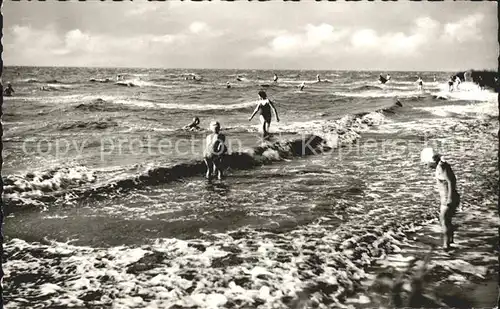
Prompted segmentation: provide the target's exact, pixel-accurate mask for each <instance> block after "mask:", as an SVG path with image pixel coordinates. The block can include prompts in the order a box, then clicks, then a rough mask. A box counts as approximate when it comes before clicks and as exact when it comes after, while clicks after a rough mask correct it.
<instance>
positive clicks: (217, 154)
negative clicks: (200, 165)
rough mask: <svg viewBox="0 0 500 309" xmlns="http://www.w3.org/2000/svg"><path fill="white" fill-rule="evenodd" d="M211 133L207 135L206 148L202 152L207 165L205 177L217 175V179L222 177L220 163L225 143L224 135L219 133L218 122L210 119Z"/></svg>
mask: <svg viewBox="0 0 500 309" xmlns="http://www.w3.org/2000/svg"><path fill="white" fill-rule="evenodd" d="M210 130H211V131H212V132H213V133H212V134H210V135H208V136H207V139H206V148H205V152H204V160H205V164H206V166H207V173H206V177H207V179H211V177H212V173H213V175H214V176H215V175H217V178H218V179H221V178H222V163H223V159H224V155H225V154H226V152H227V147H226V145H225V142H226V136H225V135H224V134H221V133H220V123H219V122H218V121H212V122H211V123H210Z"/></svg>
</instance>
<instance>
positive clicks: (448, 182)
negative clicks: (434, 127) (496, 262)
mask: <svg viewBox="0 0 500 309" xmlns="http://www.w3.org/2000/svg"><path fill="white" fill-rule="evenodd" d="M421 160H422V162H424V163H427V165H428V166H429V167H430V168H432V169H434V168H435V178H436V188H437V191H438V192H439V197H440V202H441V205H440V212H439V222H440V224H441V229H442V233H443V247H444V248H445V249H450V245H451V244H452V243H453V240H454V239H453V236H454V235H453V234H454V226H453V224H452V222H451V221H452V219H453V216H454V215H455V213H456V211H457V208H458V206H459V204H460V195H459V194H458V192H457V179H456V177H455V174H454V173H453V170H452V169H451V166H450V164H449V163H448V162H446V160H445V159H444V157H443V156H441V155H439V154H435V153H434V151H433V149H432V148H426V149H424V150H422V154H421Z"/></svg>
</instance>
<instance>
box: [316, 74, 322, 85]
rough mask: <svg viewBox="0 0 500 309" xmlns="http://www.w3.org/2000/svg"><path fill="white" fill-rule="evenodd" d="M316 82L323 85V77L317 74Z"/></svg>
mask: <svg viewBox="0 0 500 309" xmlns="http://www.w3.org/2000/svg"><path fill="white" fill-rule="evenodd" d="M316 81H317V82H318V83H321V77H320V76H319V74H317V75H316Z"/></svg>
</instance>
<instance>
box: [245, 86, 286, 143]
mask: <svg viewBox="0 0 500 309" xmlns="http://www.w3.org/2000/svg"><path fill="white" fill-rule="evenodd" d="M259 99H260V101H259V103H258V105H257V107H256V108H255V110H254V111H253V113H252V116H250V118H248V121H251V120H252V119H253V117H254V116H255V114H257V112H259V111H260V117H259V118H260V122H261V124H262V136H263V137H264V138H266V137H268V136H269V127H270V126H271V109H272V110H273V111H274V115H275V116H276V121H277V122H280V119H279V116H278V112H277V111H276V107H274V104H273V102H272V101H271V100H269V99H268V98H267V94H266V92H265V91H264V90H261V91H259Z"/></svg>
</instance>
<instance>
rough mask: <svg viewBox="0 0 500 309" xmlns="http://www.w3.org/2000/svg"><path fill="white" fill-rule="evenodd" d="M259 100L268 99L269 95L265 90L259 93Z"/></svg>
mask: <svg viewBox="0 0 500 309" xmlns="http://www.w3.org/2000/svg"><path fill="white" fill-rule="evenodd" d="M259 98H261V99H262V100H265V99H267V93H266V92H265V91H264V90H261V91H259Z"/></svg>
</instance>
